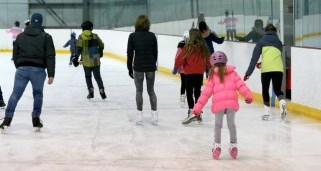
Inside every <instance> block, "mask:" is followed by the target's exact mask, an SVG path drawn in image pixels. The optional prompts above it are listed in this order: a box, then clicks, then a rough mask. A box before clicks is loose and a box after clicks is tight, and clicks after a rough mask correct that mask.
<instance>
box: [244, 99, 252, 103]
mask: <svg viewBox="0 0 321 171" xmlns="http://www.w3.org/2000/svg"><path fill="white" fill-rule="evenodd" d="M252 102H253V99H245V103H247V104H251V103H252Z"/></svg>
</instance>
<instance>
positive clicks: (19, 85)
mask: <svg viewBox="0 0 321 171" xmlns="http://www.w3.org/2000/svg"><path fill="white" fill-rule="evenodd" d="M27 72H28V67H19V68H17V70H16V74H15V78H14V84H13V92H12V94H11V96H10V98H9V101H8V105H7V108H6V112H5V115H6V117H8V118H12V117H13V115H14V111H15V109H16V107H17V104H18V102H19V100H20V98H21V96H22V94H23V92H24V91H25V88H26V86H27V84H28V82H29V78H28V77H27Z"/></svg>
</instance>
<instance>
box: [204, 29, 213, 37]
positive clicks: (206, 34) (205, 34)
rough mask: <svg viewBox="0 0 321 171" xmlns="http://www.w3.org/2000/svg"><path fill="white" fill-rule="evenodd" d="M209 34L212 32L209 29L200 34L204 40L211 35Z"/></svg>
mask: <svg viewBox="0 0 321 171" xmlns="http://www.w3.org/2000/svg"><path fill="white" fill-rule="evenodd" d="M211 32H212V31H211V29H208V30H206V31H205V32H204V33H201V34H202V37H203V38H206V37H207V36H209V35H210V34H211Z"/></svg>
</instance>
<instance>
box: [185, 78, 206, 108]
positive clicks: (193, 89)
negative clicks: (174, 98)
mask: <svg viewBox="0 0 321 171" xmlns="http://www.w3.org/2000/svg"><path fill="white" fill-rule="evenodd" d="M202 84H203V74H186V96H187V103H188V108H189V109H193V107H194V103H195V102H197V100H198V98H199V97H200V95H201V87H202ZM193 95H194V98H195V101H194V98H193Z"/></svg>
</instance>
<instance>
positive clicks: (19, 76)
mask: <svg viewBox="0 0 321 171" xmlns="http://www.w3.org/2000/svg"><path fill="white" fill-rule="evenodd" d="M13 57H14V64H15V66H16V68H17V70H16V74H15V78H14V85H13V92H12V94H11V96H10V98H9V101H8V105H7V108H6V112H5V118H4V120H3V122H2V124H1V125H0V129H1V131H4V130H5V129H6V128H7V127H8V126H10V124H11V121H12V118H13V115H14V112H15V109H16V106H17V104H18V102H19V100H20V98H21V96H22V94H23V92H24V91H25V88H26V86H27V85H28V83H29V82H31V85H32V93H33V99H34V102H33V110H32V114H31V115H32V124H33V127H35V128H37V129H38V130H40V128H42V127H43V123H42V121H41V120H40V115H41V111H42V103H43V87H44V83H45V80H46V76H47V74H48V84H49V85H50V84H52V83H53V81H54V76H55V61H56V53H55V46H54V44H53V41H52V37H51V36H50V35H49V34H48V33H46V32H45V31H44V29H43V27H42V15H41V14H39V13H34V14H32V16H31V25H30V26H28V27H27V28H26V29H25V30H24V32H23V33H21V34H19V35H18V37H17V39H16V42H15V46H14V47H13ZM46 68H47V73H46V71H45V70H46Z"/></svg>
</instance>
